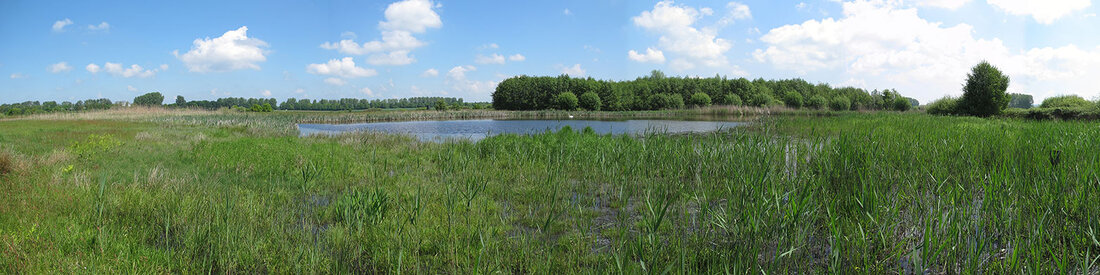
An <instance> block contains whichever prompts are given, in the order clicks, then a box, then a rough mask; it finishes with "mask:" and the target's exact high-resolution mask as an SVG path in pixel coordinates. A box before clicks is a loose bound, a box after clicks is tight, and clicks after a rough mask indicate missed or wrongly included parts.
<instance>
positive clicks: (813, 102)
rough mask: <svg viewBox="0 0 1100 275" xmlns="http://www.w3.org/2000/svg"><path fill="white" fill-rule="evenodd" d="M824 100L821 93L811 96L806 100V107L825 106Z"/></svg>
mask: <svg viewBox="0 0 1100 275" xmlns="http://www.w3.org/2000/svg"><path fill="white" fill-rule="evenodd" d="M825 102H826V100H825V97H823V96H821V95H815V96H811V97H810V100H807V101H806V107H810V108H814V109H818V110H821V109H824V108H825Z"/></svg>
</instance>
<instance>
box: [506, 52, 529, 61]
mask: <svg viewBox="0 0 1100 275" xmlns="http://www.w3.org/2000/svg"><path fill="white" fill-rule="evenodd" d="M524 60H527V57H526V56H523V55H522V54H518V53H517V54H513V55H510V56H508V61H517V62H518V61H524Z"/></svg>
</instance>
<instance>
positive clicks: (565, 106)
mask: <svg viewBox="0 0 1100 275" xmlns="http://www.w3.org/2000/svg"><path fill="white" fill-rule="evenodd" d="M554 106H555V107H557V108H558V109H559V110H566V111H572V110H576V109H577V95H575V94H573V93H572V92H564V93H560V94H558V95H557V96H555V97H554Z"/></svg>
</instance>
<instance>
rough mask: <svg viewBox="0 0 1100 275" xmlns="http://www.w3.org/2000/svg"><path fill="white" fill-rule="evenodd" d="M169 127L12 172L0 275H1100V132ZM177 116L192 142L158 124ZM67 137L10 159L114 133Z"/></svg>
mask: <svg viewBox="0 0 1100 275" xmlns="http://www.w3.org/2000/svg"><path fill="white" fill-rule="evenodd" d="M532 114H536V113H532ZM544 114H547V115H551V114H554V113H552V112H548V113H544ZM294 115H296V114H288V115H285V116H286V117H290V118H286V121H297V120H295V119H304V118H307V116H306V115H302V116H301V117H293V116H294ZM357 115H358V114H347V115H345V114H324V115H310V116H308V117H309V118H317V117H319V116H333V117H336V118H333V119H349V120H350V119H353V118H354V117H355V116H357ZM420 115H424V116H425V117H427V116H431V115H430V114H427V113H424V114H420V113H413V114H405V116H406V117H417V116H420ZM190 116H194V117H196V118H195V119H196V120H189V119H190V118H188V117H190ZM219 116H232V117H235V119H237V120H233V121H235V122H224V123H221V124H219V123H211V122H206V121H218V120H217V119H216V118H219ZM395 116H397V114H395ZM151 117H153V118H135V121H138V122H135V123H133V125H132V126H129V127H118V128H123V129H124V130H117V131H114V132H111V133H109V135H110V136H109V137H104V134H103V133H96V135H98V136H96V137H91V136H86V137H74V138H73V140H71V141H72V142H74V143H73V144H72V145H67V146H62V147H64V148H54V149H53V150H62V151H65V152H68V153H64V155H68V156H69V157H66V158H53V157H40V159H57V160H54V161H50V162H46V161H42V162H41V163H38V164H39V165H37V166H31V167H33V168H28V169H27V171H21V172H20V173H19V174H20V175H21V176H18V177H15V176H10V175H8V176H5V175H0V194H3V195H4V197H5V198H10V199H6V200H0V213H2V214H3V215H0V252H2V253H3V255H5V257H0V271H5V272H10V273H22V272H29V273H38V272H48V271H62V272H66V271H68V272H85V271H92V272H101V273H123V272H125V273H200V272H202V273H735V274H736V273H742V274H743V273H765V274H772V273H856V274H883V273H906V274H913V273H1059V274H1067V273H1076V274H1080V273H1095V272H1098V271H1100V269H1098V268H1097V267H1096V266H1097V264H1100V263H1098V261H1100V256H1098V255H1100V242H1098V241H1097V236H1096V235H1097V234H1098V232H1097V230H1098V229H1100V219H1097V218H1096V217H1100V205H1098V204H1096V203H1095V200H1096V198H1100V175H1098V173H1100V172H1098V171H1100V155H1098V154H1096V153H1095V152H1098V151H1100V142H1096V141H1097V140H1100V124H1098V123H1088V122H1033V121H1018V120H986V119H975V118H955V117H933V116H928V115H923V114H881V113H876V114H854V113H844V114H839V115H835V116H828V117H813V116H771V117H768V118H767V119H765V120H764V121H762V122H758V124H757V125H754V127H750V128H738V129H729V130H726V131H722V132H717V133H709V134H690V135H664V134H660V133H652V134H648V135H645V136H642V137H628V136H607V135H596V134H593V133H591V132H589V131H586V130H584V129H564V130H562V131H558V132H546V133H543V134H537V135H531V136H520V135H500V136H494V137H490V138H487V139H485V140H482V141H480V142H477V143H473V142H462V141H457V142H449V143H442V144H438V143H421V142H418V141H416V139H414V138H412V137H408V136H400V135H385V134H377V133H351V134H344V135H323V136H314V137H309V138H298V137H296V136H294V135H290V136H287V135H266V134H263V133H260V134H257V133H253V132H251V131H249V130H247V129H248V128H247V127H255V126H256V125H260V126H265V127H266V126H269V125H276V124H277V123H286V122H283V120H274V119H270V117H267V118H260V116H259V115H255V116H254V115H243V116H242V115H240V114H219V113H212V114H207V113H204V114H186V115H172V116H164V117H163V118H158V117H156V116H155V115H154V116H151ZM169 117H174V118H172V119H169ZM181 117H182V118H181ZM199 117H201V119H203V120H199V119H200V118H199ZM272 117H282V116H272ZM158 119H163V120H160V122H161V123H165V124H166V125H175V126H172V127H164V126H163V125H162V124H160V123H156V124H151V123H145V122H140V121H157V120H158ZM248 119H254V120H260V121H261V122H254V123H255V124H248V123H249V122H247V120H248ZM64 121H66V119H62V121H49V120H39V121H34V124H28V122H26V121H0V127H5V129H13V130H12V131H4V132H2V133H0V141H4V142H5V143H6V144H5V146H6V147H8V148H13V150H14V153H16V154H28V155H36V154H37V155H42V156H46V155H50V154H57V153H49V152H55V151H53V150H51V148H50V147H49V146H44V147H41V148H38V147H31V144H35V143H36V142H37V141H36V139H35V136H34V135H37V134H42V133H46V134H48V133H51V132H62V131H89V135H91V134H92V133H91V132H94V131H93V130H95V129H97V128H96V126H82V124H77V125H68V124H66V125H58V126H51V125H54V123H62V122H64ZM267 121H274V122H267ZM265 123H271V124H265ZM248 125H252V126H248ZM242 127H244V128H242ZM242 129H244V130H242ZM101 130H102V129H101ZM265 133H266V132H265ZM200 135H201V136H202V138H197V137H198V136H200ZM22 148H36V149H34V150H30V149H22ZM78 151H79V152H78ZM105 152H106V153H105ZM32 157H33V156H32Z"/></svg>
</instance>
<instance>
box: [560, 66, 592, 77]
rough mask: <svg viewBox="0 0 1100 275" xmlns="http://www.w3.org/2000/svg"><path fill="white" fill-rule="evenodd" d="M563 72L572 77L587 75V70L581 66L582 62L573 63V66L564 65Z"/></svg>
mask: <svg viewBox="0 0 1100 275" xmlns="http://www.w3.org/2000/svg"><path fill="white" fill-rule="evenodd" d="M561 73H563V74H567V75H569V76H572V77H582V76H585V75H586V73H587V72H585V70H584V69H582V68H581V64H573V66H571V67H565V66H562V68H561Z"/></svg>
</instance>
